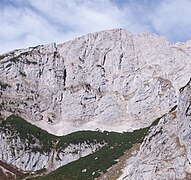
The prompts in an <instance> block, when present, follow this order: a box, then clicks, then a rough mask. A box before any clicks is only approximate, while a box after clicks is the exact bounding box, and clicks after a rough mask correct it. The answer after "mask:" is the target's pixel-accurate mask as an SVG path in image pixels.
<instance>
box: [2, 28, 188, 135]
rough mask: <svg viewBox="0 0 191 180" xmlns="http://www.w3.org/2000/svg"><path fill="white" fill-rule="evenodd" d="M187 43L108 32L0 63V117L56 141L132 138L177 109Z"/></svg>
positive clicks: (44, 47)
mask: <svg viewBox="0 0 191 180" xmlns="http://www.w3.org/2000/svg"><path fill="white" fill-rule="evenodd" d="M190 56H191V41H188V42H185V43H176V44H173V45H171V44H170V43H169V42H168V41H167V40H166V38H165V37H159V36H157V35H154V34H132V33H129V32H128V31H126V30H124V29H114V30H108V31H102V32H98V33H93V34H88V35H86V36H83V37H80V38H76V39H74V40H73V41H69V42H66V43H63V44H60V45H56V44H49V45H42V46H37V47H34V48H28V49H21V50H15V51H12V52H9V53H7V54H3V55H1V56H0V74H1V76H0V113H1V116H3V117H7V116H9V115H10V114H12V113H15V114H18V115H20V116H22V117H23V118H25V119H27V120H29V121H30V122H31V123H33V124H36V125H37V126H39V127H41V128H43V129H45V130H47V131H48V132H50V133H53V134H55V135H63V134H68V133H70V132H74V131H78V130H90V129H91V130H95V129H101V130H102V129H103V130H109V131H119V132H122V131H127V130H128V131H131V130H133V129H139V128H141V127H146V126H148V125H150V124H151V123H152V121H153V120H155V119H156V118H158V117H161V116H162V115H164V114H165V113H167V112H169V110H170V109H172V107H174V106H175V105H177V103H178V98H179V89H180V88H181V87H183V86H185V85H186V83H187V82H188V81H189V78H190V77H191V71H190V69H191V61H190Z"/></svg>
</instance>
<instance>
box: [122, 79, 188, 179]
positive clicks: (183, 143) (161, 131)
mask: <svg viewBox="0 0 191 180" xmlns="http://www.w3.org/2000/svg"><path fill="white" fill-rule="evenodd" d="M190 126H191V80H190V81H189V83H188V84H187V85H186V86H185V87H183V88H181V89H180V96H179V103H178V107H177V108H176V109H175V108H174V109H173V110H172V111H170V112H169V113H168V114H166V115H164V116H163V117H162V118H161V119H160V122H159V124H158V125H156V126H155V127H153V128H152V129H151V131H150V133H149V134H148V136H147V137H146V138H145V140H144V142H143V143H142V145H141V147H140V149H139V151H137V152H134V155H133V156H132V157H131V158H129V159H127V163H126V167H125V168H124V170H123V175H122V176H121V177H120V178H119V180H122V179H123V180H124V179H132V180H133V179H140V180H152V179H156V180H157V179H180V180H181V179H191V143H190V137H191V131H190Z"/></svg>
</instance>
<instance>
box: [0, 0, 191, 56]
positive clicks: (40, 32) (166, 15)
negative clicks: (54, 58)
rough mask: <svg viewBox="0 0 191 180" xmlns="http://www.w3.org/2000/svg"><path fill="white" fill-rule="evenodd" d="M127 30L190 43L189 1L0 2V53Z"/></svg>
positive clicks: (81, 0) (44, 0) (15, 0)
mask: <svg viewBox="0 0 191 180" xmlns="http://www.w3.org/2000/svg"><path fill="white" fill-rule="evenodd" d="M113 28H125V29H127V30H128V31H130V32H133V33H136V32H151V33H156V34H158V35H164V36H166V37H167V39H168V40H169V41H170V42H171V43H175V42H177V41H186V40H189V39H191V0H0V53H4V52H7V51H11V50H14V49H18V48H26V47H31V46H37V45H39V44H48V43H52V42H56V43H63V42H65V41H68V40H71V39H73V38H76V37H79V36H82V35H85V34H87V33H93V32H96V31H101V30H106V29H113Z"/></svg>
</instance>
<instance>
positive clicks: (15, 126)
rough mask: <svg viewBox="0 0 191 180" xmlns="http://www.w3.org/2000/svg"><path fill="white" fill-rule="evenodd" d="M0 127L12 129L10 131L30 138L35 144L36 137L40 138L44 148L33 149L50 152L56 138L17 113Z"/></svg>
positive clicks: (27, 138) (24, 138)
mask: <svg viewBox="0 0 191 180" xmlns="http://www.w3.org/2000/svg"><path fill="white" fill-rule="evenodd" d="M0 129H1V130H3V131H7V130H8V131H9V130H10V132H12V133H15V134H18V135H19V137H20V138H21V140H23V141H25V140H28V141H29V143H30V144H34V143H35V142H36V139H38V140H39V141H40V144H41V145H42V149H39V148H34V149H33V151H37V150H38V151H43V152H49V151H50V150H51V149H52V147H53V143H54V141H55V140H56V136H54V135H52V134H49V133H48V132H46V131H44V130H42V129H40V128H38V127H37V126H35V125H32V124H30V123H28V122H27V121H25V120H24V119H23V118H21V117H19V116H16V115H11V116H9V117H8V118H7V119H6V120H5V121H2V122H1V125H0Z"/></svg>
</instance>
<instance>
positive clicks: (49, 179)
mask: <svg viewBox="0 0 191 180" xmlns="http://www.w3.org/2000/svg"><path fill="white" fill-rule="evenodd" d="M148 130H149V128H144V129H140V130H136V131H134V132H124V133H115V132H106V131H105V132H91V131H88V132H83V131H82V132H77V133H76V135H78V133H79V135H80V136H84V137H85V136H86V137H88V139H89V138H90V137H94V136H95V135H96V134H97V136H96V137H97V138H98V141H101V140H104V141H105V142H106V143H107V145H106V146H104V147H103V148H101V149H100V150H99V151H97V152H95V153H94V154H91V155H88V156H86V157H83V158H80V159H79V160H77V161H74V162H71V163H69V164H67V165H65V166H62V167H60V168H58V169H57V170H56V171H54V172H52V173H50V174H48V175H45V176H44V177H39V178H37V179H40V180H55V179H56V180H62V179H64V180H71V179H77V180H84V179H86V180H91V179H92V180H93V179H95V178H96V177H99V176H100V175H101V173H105V172H106V171H107V169H108V168H109V167H111V166H112V165H113V164H115V163H116V160H117V159H118V158H119V157H120V156H122V155H123V153H124V151H125V150H127V149H130V148H131V147H132V145H133V144H135V143H140V142H142V140H143V138H144V136H145V135H146V133H147V131H148ZM92 135H93V136H92ZM77 137H78V136H77ZM92 139H94V138H92ZM83 170H85V171H86V172H83Z"/></svg>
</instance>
